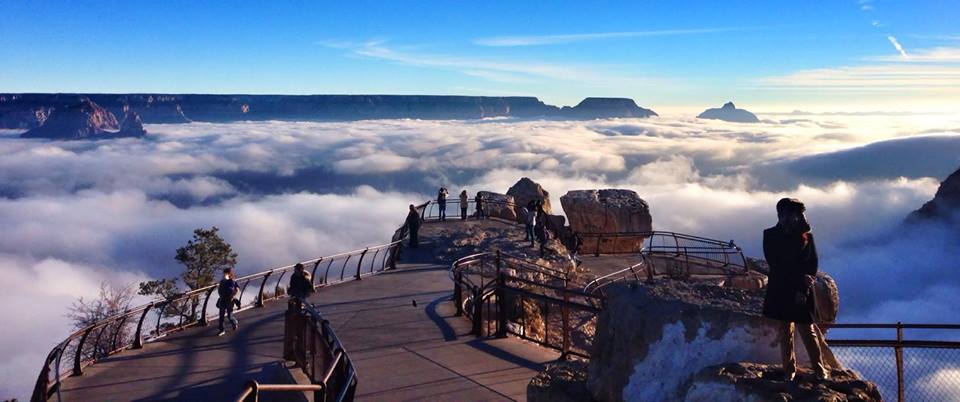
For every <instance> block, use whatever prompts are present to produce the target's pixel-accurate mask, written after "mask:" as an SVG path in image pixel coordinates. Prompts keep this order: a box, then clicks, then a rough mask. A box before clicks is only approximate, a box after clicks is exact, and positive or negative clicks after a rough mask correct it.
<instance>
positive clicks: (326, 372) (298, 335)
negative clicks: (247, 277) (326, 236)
mask: <svg viewBox="0 0 960 402" xmlns="http://www.w3.org/2000/svg"><path fill="white" fill-rule="evenodd" d="M284 357H285V358H287V359H289V360H293V361H294V362H296V363H297V366H298V367H299V368H300V370H301V371H303V373H304V374H306V375H307V377H308V378H309V379H310V384H305V385H294V384H260V383H258V382H256V381H252V380H251V381H249V382H248V383H247V385H246V386H244V388H243V390H242V391H241V392H240V395H239V396H238V397H237V399H236V401H237V402H256V401H257V400H258V399H259V394H260V392H263V391H281V392H313V400H314V401H317V402H321V401H322V402H342V401H352V400H353V397H354V395H355V394H356V391H357V370H356V367H354V365H353V361H352V360H350V356H349V355H348V354H347V351H346V350H345V349H344V348H343V343H342V342H340V338H338V337H337V334H336V332H334V331H333V328H332V327H331V326H330V322H329V321H327V320H326V319H325V318H323V315H321V314H320V312H319V311H318V310H317V309H316V307H314V306H313V305H311V304H309V303H301V302H300V301H298V300H291V301H290V305H289V308H288V309H287V313H286V315H285V316H284Z"/></svg>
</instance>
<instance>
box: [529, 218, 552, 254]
mask: <svg viewBox="0 0 960 402" xmlns="http://www.w3.org/2000/svg"><path fill="white" fill-rule="evenodd" d="M539 211H541V212H542V211H543V210H542V209H539ZM533 230H534V232H535V234H536V235H537V242H538V243H540V258H543V256H544V254H546V250H547V240H550V237H549V236H550V234H549V233H548V232H547V217H546V214H543V213H538V214H537V219H536V224H535V226H534V228H533Z"/></svg>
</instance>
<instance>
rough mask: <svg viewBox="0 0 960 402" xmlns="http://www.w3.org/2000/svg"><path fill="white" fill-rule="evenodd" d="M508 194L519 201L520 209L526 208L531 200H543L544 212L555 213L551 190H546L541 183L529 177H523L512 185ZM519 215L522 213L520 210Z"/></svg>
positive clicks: (518, 206)
mask: <svg viewBox="0 0 960 402" xmlns="http://www.w3.org/2000/svg"><path fill="white" fill-rule="evenodd" d="M507 195H509V196H513V199H514V201H516V202H517V208H518V210H519V209H524V208H526V207H527V204H528V203H529V202H530V201H531V200H542V201H543V210H544V212H546V213H548V214H552V213H553V208H551V207H550V192H548V191H547V190H544V189H543V187H542V186H540V184H539V183H537V182H535V181H533V180H530V178H529V177H524V178H521V179H520V180H518V181H517V182H516V183H514V185H512V186H510V189H509V190H507ZM518 215H522V214H520V213H519V211H518Z"/></svg>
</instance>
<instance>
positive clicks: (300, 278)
mask: <svg viewBox="0 0 960 402" xmlns="http://www.w3.org/2000/svg"><path fill="white" fill-rule="evenodd" d="M289 289H290V290H289V293H290V296H293V297H298V298H301V299H303V298H307V297H309V296H310V294H311V293H313V285H312V284H311V283H310V278H309V276H308V274H307V273H306V272H303V273H297V272H294V273H293V275H290V288H289Z"/></svg>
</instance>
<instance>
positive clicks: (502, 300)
mask: <svg viewBox="0 0 960 402" xmlns="http://www.w3.org/2000/svg"><path fill="white" fill-rule="evenodd" d="M497 254H500V251H499V250H498V251H497ZM506 288H507V279H506V275H505V274H503V273H500V262H499V259H498V260H497V290H496V292H497V293H496V295H497V335H496V336H497V338H506V337H507V313H506V311H507V295H506V293H507V291H506Z"/></svg>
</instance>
